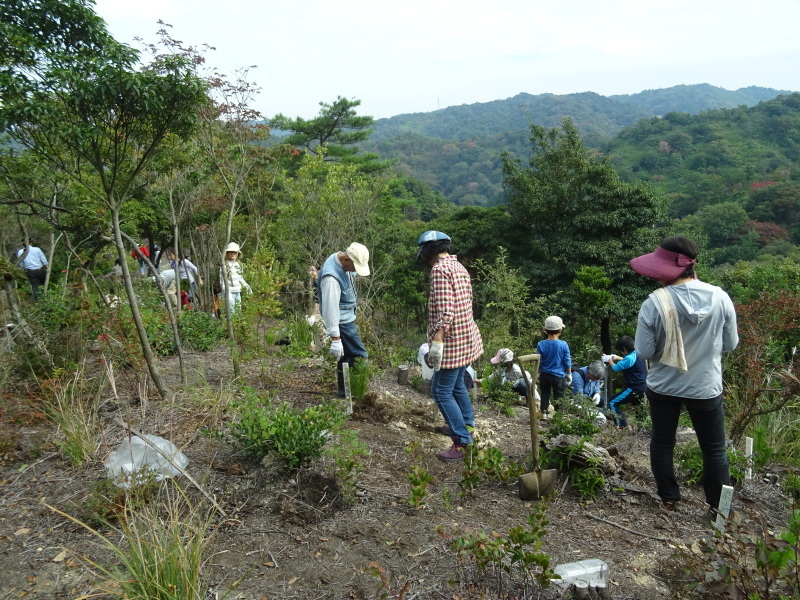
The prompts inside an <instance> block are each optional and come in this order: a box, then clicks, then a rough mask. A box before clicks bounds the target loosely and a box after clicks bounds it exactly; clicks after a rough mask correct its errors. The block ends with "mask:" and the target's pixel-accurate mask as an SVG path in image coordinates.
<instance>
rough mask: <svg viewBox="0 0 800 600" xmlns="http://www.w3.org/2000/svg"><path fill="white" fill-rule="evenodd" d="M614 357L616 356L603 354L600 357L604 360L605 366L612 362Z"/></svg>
mask: <svg viewBox="0 0 800 600" xmlns="http://www.w3.org/2000/svg"><path fill="white" fill-rule="evenodd" d="M612 356H614V355H613V354H603V355H602V356H601V357H600V360H602V361H603V362H604V363H605V364H608V361H609V360H611V357H612Z"/></svg>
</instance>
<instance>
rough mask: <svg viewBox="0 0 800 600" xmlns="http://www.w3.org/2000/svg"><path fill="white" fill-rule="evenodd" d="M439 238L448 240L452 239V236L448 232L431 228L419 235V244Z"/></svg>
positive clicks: (435, 240) (436, 240)
mask: <svg viewBox="0 0 800 600" xmlns="http://www.w3.org/2000/svg"><path fill="white" fill-rule="evenodd" d="M439 240H447V241H448V242H449V241H451V240H450V236H449V235H447V234H446V233H442V232H441V231H433V230H432V229H431V230H430V231H426V232H425V233H423V234H422V235H421V236H419V239H418V240H417V246H422V244H425V243H427V242H438V241H439Z"/></svg>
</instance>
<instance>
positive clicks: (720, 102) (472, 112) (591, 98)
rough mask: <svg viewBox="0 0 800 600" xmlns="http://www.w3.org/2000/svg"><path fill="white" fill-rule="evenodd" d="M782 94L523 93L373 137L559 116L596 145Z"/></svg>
mask: <svg viewBox="0 0 800 600" xmlns="http://www.w3.org/2000/svg"><path fill="white" fill-rule="evenodd" d="M787 93H790V92H786V91H781V90H774V89H769V88H759V87H747V88H742V89H740V90H736V91H729V90H725V89H722V88H718V87H714V86H712V85H709V84H707V83H703V84H697V85H678V86H675V87H671V88H665V89H660V90H646V91H643V92H639V93H638V94H629V95H616V96H609V97H606V96H601V95H599V94H595V93H594V92H583V93H580V94H566V95H556V94H538V95H532V94H525V93H522V94H518V95H516V96H514V97H513V98H507V99H505V100H494V101H492V102H481V103H475V104H464V105H461V106H451V107H448V108H443V109H441V110H436V111H432V112H427V113H414V114H404V115H397V116H394V117H390V118H388V119H379V120H378V121H376V123H375V132H374V133H373V135H372V140H373V141H378V140H383V139H387V138H392V137H396V136H398V135H401V134H408V133H413V134H419V135H423V136H425V137H433V138H442V139H446V140H471V139H474V138H476V137H486V136H492V135H498V134H504V133H507V132H516V131H520V130H524V131H527V129H528V123H529V122H531V121H532V122H534V123H537V124H538V125H544V126H546V127H557V126H558V125H559V124H560V123H561V120H562V118H563V117H565V116H569V117H570V118H572V120H573V122H574V123H575V125H576V126H577V127H578V130H579V131H580V132H581V135H582V136H583V137H584V139H585V140H586V141H587V143H588V144H590V145H596V144H597V143H600V142H601V141H603V140H607V139H609V138H612V137H613V136H615V135H616V134H617V133H618V132H619V131H620V130H622V129H623V128H625V127H628V126H630V125H633V124H634V123H636V122H637V121H638V120H639V119H642V118H646V117H652V116H658V115H663V114H666V113H668V112H685V113H690V114H697V113H699V112H702V111H704V110H710V109H714V108H735V107H737V106H753V105H755V104H757V103H758V102H761V101H762V100H770V99H772V98H775V97H777V96H778V95H780V94H787Z"/></svg>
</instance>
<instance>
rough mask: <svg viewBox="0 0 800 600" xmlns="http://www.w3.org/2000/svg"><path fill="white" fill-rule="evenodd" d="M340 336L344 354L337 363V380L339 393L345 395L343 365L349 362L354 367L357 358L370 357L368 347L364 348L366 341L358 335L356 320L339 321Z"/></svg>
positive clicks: (341, 395)
mask: <svg viewBox="0 0 800 600" xmlns="http://www.w3.org/2000/svg"><path fill="white" fill-rule="evenodd" d="M339 337H340V338H342V348H343V349H344V354H343V355H342V358H340V359H339V362H337V363H336V380H337V384H338V388H339V389H338V393H339V396H340V397H342V398H343V397H344V395H345V390H344V370H343V369H342V365H343V364H344V363H347V364H348V365H350V367H351V368H352V367H353V365H354V364H355V362H356V359H357V358H364V359H366V358H367V357H368V355H367V349H366V348H364V342H362V341H361V336H360V335H358V328H357V327H356V322H355V321H351V322H350V323H339Z"/></svg>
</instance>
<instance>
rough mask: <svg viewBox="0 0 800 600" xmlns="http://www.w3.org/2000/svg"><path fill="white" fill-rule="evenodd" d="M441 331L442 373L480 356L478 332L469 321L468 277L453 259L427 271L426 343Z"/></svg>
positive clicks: (471, 320)
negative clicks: (429, 278)
mask: <svg viewBox="0 0 800 600" xmlns="http://www.w3.org/2000/svg"><path fill="white" fill-rule="evenodd" d="M439 329H443V330H444V332H443V333H444V353H443V355H442V364H441V368H442V369H455V368H458V367H463V366H464V365H468V364H469V363H471V362H472V361H473V360H475V359H476V358H478V357H479V356H480V355H481V354H483V340H482V339H481V332H480V331H479V330H478V326H477V325H476V324H475V321H474V319H473V318H472V283H471V282H470V278H469V273H468V272H467V270H466V269H465V268H464V267H463V266H462V265H461V263H460V262H458V259H457V258H456V257H455V256H453V255H448V256H445V257H443V258H440V259H439V260H438V261H437V262H436V264H435V265H433V269H431V288H430V295H429V297H428V341H432V340H433V336H434V334H435V333H436V331H437V330H439Z"/></svg>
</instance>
